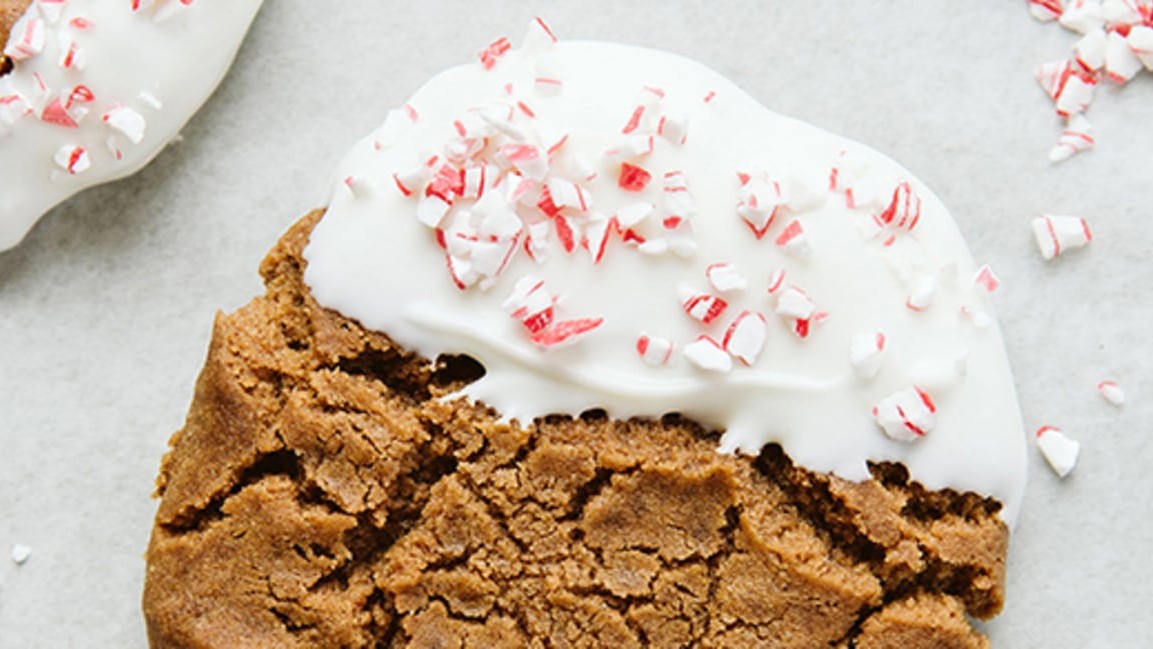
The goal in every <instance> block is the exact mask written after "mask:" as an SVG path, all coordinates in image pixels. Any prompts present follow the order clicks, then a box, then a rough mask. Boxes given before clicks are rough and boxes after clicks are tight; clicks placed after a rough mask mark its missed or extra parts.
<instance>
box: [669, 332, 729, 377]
mask: <svg viewBox="0 0 1153 649" xmlns="http://www.w3.org/2000/svg"><path fill="white" fill-rule="evenodd" d="M681 353H682V354H683V355H684V357H685V358H687V359H688V361H689V362H690V363H692V364H693V365H695V366H696V367H699V368H700V369H702V370H706V371H709V372H721V373H724V372H728V371H730V370H732V369H733V358H732V357H731V356H729V354H728V352H726V351H725V350H724V349H723V348H722V347H721V344H720V343H718V342H717V341H715V340H713V339H712V338H710V337H708V336H703V335H702V336H700V337H699V338H697V339H696V340H694V341H693V342H691V343H689V344H687V345H685V346H684V349H683V350H682V351H681Z"/></svg>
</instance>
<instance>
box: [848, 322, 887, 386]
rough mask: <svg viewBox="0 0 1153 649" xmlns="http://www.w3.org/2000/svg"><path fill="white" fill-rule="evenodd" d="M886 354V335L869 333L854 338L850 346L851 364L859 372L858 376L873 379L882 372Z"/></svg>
mask: <svg viewBox="0 0 1153 649" xmlns="http://www.w3.org/2000/svg"><path fill="white" fill-rule="evenodd" d="M884 353H885V334H884V333H883V332H880V331H869V332H865V333H859V334H856V335H854V336H853V340H852V342H851V343H850V346H849V363H850V364H851V365H852V366H853V369H854V370H856V371H857V376H859V377H861V378H863V379H871V378H874V377H876V376H877V373H878V372H880V371H881V361H882V360H883V358H884Z"/></svg>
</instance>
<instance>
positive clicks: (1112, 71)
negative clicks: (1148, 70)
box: [1105, 32, 1142, 85]
mask: <svg viewBox="0 0 1153 649" xmlns="http://www.w3.org/2000/svg"><path fill="white" fill-rule="evenodd" d="M1141 68H1142V65H1141V59H1139V58H1137V54H1136V53H1134V52H1133V48H1132V47H1130V46H1129V41H1128V40H1127V39H1126V38H1125V37H1124V36H1122V35H1121V34H1120V32H1110V33H1109V40H1108V42H1107V44H1106V46H1105V77H1106V78H1107V79H1109V80H1110V81H1112V82H1113V83H1116V84H1119V85H1123V84H1126V83H1128V82H1129V80H1130V79H1132V78H1133V77H1135V76H1137V73H1138V72H1140V71H1141Z"/></svg>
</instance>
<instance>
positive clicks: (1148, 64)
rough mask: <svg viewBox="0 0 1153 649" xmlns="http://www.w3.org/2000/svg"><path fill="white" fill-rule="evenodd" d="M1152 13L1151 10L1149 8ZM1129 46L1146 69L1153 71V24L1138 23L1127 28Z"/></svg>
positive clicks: (1152, 11)
mask: <svg viewBox="0 0 1153 649" xmlns="http://www.w3.org/2000/svg"><path fill="white" fill-rule="evenodd" d="M1150 14H1151V15H1153V10H1150ZM1125 40H1127V41H1129V47H1130V48H1132V50H1133V55H1134V56H1136V57H1137V60H1139V61H1141V64H1142V65H1144V66H1145V69H1146V70H1150V71H1153V25H1138V26H1137V27H1134V28H1132V29H1130V30H1129V36H1127V37H1126V39H1125Z"/></svg>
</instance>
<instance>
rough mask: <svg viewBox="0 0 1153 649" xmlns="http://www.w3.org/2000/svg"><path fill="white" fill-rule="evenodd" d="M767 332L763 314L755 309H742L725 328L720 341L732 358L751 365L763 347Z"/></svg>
mask: <svg viewBox="0 0 1153 649" xmlns="http://www.w3.org/2000/svg"><path fill="white" fill-rule="evenodd" d="M767 333H768V326H767V322H766V320H765V316H763V315H761V314H760V313H758V312H756V311H742V312H741V313H740V315H738V316H737V317H736V318H735V319H734V320H733V322H732V324H730V325H729V328H728V329H726V330H725V337H724V339H723V340H722V341H721V343H722V345H723V346H724V348H725V350H726V351H728V352H729V353H730V354H732V355H733V358H736V359H737V360H738V361H740V362H741V363H742V364H744V365H752V364H753V363H755V362H757V356H759V355H760V353H761V350H762V349H764V347H765V337H766V335H767Z"/></svg>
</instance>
